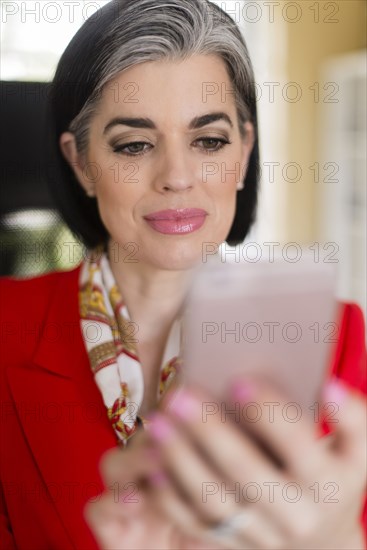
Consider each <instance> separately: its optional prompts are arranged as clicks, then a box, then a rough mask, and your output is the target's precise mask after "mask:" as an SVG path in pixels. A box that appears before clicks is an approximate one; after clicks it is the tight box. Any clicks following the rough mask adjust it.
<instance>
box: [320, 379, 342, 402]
mask: <svg viewBox="0 0 367 550" xmlns="http://www.w3.org/2000/svg"><path fill="white" fill-rule="evenodd" d="M347 395H348V391H347V389H346V387H345V385H344V384H343V382H341V381H340V380H338V379H337V378H332V379H331V380H329V381H328V382H327V384H326V386H325V388H324V390H323V399H324V402H325V403H338V404H339V405H341V404H342V403H343V401H345V399H346V397H347Z"/></svg>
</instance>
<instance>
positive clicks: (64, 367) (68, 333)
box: [32, 264, 89, 378]
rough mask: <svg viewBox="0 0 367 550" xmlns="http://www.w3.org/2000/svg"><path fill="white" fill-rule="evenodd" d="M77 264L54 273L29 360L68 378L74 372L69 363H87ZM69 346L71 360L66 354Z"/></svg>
mask: <svg viewBox="0 0 367 550" xmlns="http://www.w3.org/2000/svg"><path fill="white" fill-rule="evenodd" d="M81 266H82V264H80V265H78V266H77V267H76V268H75V269H73V270H71V271H64V272H59V273H57V275H56V274H55V276H57V281H56V284H55V288H54V290H53V294H52V297H51V300H50V304H49V308H48V312H47V315H46V319H45V322H44V324H43V326H42V329H41V334H40V337H39V342H38V345H37V347H36V350H35V352H34V355H33V358H32V362H33V363H34V364H36V365H38V366H39V367H41V368H43V369H45V370H47V371H49V372H52V373H54V374H58V375H61V376H64V377H68V378H70V377H71V378H73V377H74V376H75V374H76V372H75V369H73V364H87V363H88V364H89V361H88V356H87V352H86V350H85V347H84V341H83V337H82V332H81V326H80V315H79V274H80V270H81ZM55 350H57V353H55ZM71 350H72V353H73V357H74V360H73V361H70V358H69V353H70V351H71ZM51 358H52V360H51ZM68 359H69V360H68Z"/></svg>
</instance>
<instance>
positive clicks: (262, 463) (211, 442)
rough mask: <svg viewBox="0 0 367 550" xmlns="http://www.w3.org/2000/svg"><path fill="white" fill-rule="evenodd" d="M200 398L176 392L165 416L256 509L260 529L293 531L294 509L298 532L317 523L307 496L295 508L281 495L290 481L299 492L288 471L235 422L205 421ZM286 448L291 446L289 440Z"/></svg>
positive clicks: (210, 417) (276, 533)
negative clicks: (169, 416)
mask: <svg viewBox="0 0 367 550" xmlns="http://www.w3.org/2000/svg"><path fill="white" fill-rule="evenodd" d="M198 396H199V392H197V391H195V393H194V392H193V391H192V390H190V392H189V391H188V390H187V388H185V389H183V388H180V390H178V391H177V392H176V393H175V394H174V395H173V396H171V399H170V401H169V402H168V403H166V411H167V413H169V412H170V413H171V417H172V418H175V419H177V421H179V422H180V423H181V424H182V425H183V426H184V428H185V430H186V431H187V433H188V435H189V436H190V437H191V438H192V439H193V440H194V442H195V444H196V445H197V446H198V447H199V448H200V447H202V448H203V449H204V451H205V453H206V455H207V456H208V458H209V459H210V460H211V461H212V463H213V465H214V466H215V467H216V468H218V471H219V472H220V477H223V478H224V479H230V480H231V482H232V483H237V484H238V486H239V487H240V491H241V494H242V496H243V498H244V500H247V501H248V502H253V503H255V504H256V508H259V511H258V514H259V517H261V520H259V524H260V522H261V526H262V524H263V522H264V521H266V522H267V526H264V529H265V532H269V533H272V534H274V538H275V537H277V536H279V534H282V535H287V534H289V533H290V532H293V531H292V523H294V521H293V519H294V518H293V516H292V514H291V515H290V511H291V510H292V509H294V508H295V507H296V508H297V513H298V516H299V519H298V520H297V521H298V523H297V532H300V533H302V532H307V531H308V530H309V526H310V525H311V526H312V525H313V524H314V523H315V521H316V519H317V518H316V517H315V516H316V515H317V511H316V509H315V507H314V506H313V503H312V500H311V496H308V497H307V496H306V494H305V493H304V494H303V498H302V499H301V500H300V501H299V502H297V503H296V505H294V503H293V502H292V503H290V499H289V498H288V495H287V494H286V496H285V497H284V490H285V491H287V490H288V489H287V488H288V484H289V482H291V483H293V486H295V487H296V489H297V490H298V489H299V490H300V491H301V490H302V487H300V485H299V484H298V483H297V482H296V479H297V478H296V479H295V477H294V476H292V477H291V478H289V474H288V472H286V471H281V470H280V469H279V468H277V467H276V466H275V464H274V462H273V461H272V460H271V459H269V457H268V456H266V454H265V453H264V452H263V451H262V450H261V449H260V448H259V446H258V445H257V444H256V442H254V440H253V439H252V437H251V436H249V435H247V434H246V433H245V432H240V430H239V429H238V427H237V426H236V425H235V423H234V422H232V421H227V422H223V421H222V415H221V414H212V415H206V417H205V422H203V417H202V412H203V403H204V404H205V399H206V397H205V398H203V397H202V396H201V394H200V397H198ZM206 403H208V401H207V402H206ZM313 443H314V446H316V444H315V442H313ZM286 444H287V445H289V441H286ZM308 450H309V449H308ZM312 450H313V449H312ZM315 452H316V451H315ZM306 458H307V457H306ZM302 460H305V457H302ZM317 466H318V465H317ZM315 476H316V474H315V471H313V473H311V474H310V479H311V481H314V480H315V479H317V478H316V477H315ZM264 546H265V544H264Z"/></svg>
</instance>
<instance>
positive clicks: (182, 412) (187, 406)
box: [167, 387, 202, 420]
mask: <svg viewBox="0 0 367 550" xmlns="http://www.w3.org/2000/svg"><path fill="white" fill-rule="evenodd" d="M167 408H168V410H169V411H171V412H172V413H173V414H175V415H176V416H178V417H179V418H181V420H189V419H191V418H197V417H200V415H201V410H202V404H201V402H200V401H198V400H197V399H196V398H195V397H194V396H193V395H191V393H189V391H188V390H186V389H184V388H182V387H181V388H179V389H178V390H176V392H175V393H174V394H173V396H172V397H171V400H170V402H169V404H168V406H167Z"/></svg>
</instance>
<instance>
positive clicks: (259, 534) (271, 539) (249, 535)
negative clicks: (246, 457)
mask: <svg viewBox="0 0 367 550" xmlns="http://www.w3.org/2000/svg"><path fill="white" fill-rule="evenodd" d="M149 433H150V434H151V436H152V437H154V438H155V440H156V441H157V442H158V443H159V444H160V448H161V452H162V455H163V457H164V458H165V464H167V467H168V468H169V472H170V474H172V476H173V479H174V480H175V482H176V483H177V484H178V486H179V487H180V489H181V491H182V493H183V495H182V497H181V498H180V499H178V497H177V491H174V490H173V489H172V486H169V484H168V483H167V484H166V485H165V487H163V490H162V489H160V497H161V500H162V501H163V507H164V509H165V512H166V513H167V514H168V515H169V517H171V519H172V520H173V521H176V522H177V521H178V522H179V523H180V525H181V527H182V528H184V529H190V532H193V533H195V535H199V536H201V535H206V536H210V533H211V531H210V530H209V531H208V527H210V525H211V526H215V525H216V524H218V523H220V522H221V521H223V520H224V519H226V518H230V517H233V516H235V515H237V514H238V511H239V510H242V508H243V507H242V506H241V504H242V503H243V500H244V499H243V495H242V493H241V486H240V482H239V481H236V482H235V483H232V482H231V480H230V479H228V478H227V479H224V480H223V479H222V478H221V477H219V476H218V474H217V472H216V471H215V470H214V469H212V468H211V467H210V466H208V462H207V460H206V459H205V457H204V456H203V455H200V454H199V453H198V452H197V449H195V448H194V447H193V446H192V442H191V441H190V440H189V439H188V438H187V437H186V436H185V434H182V433H178V430H177V426H175V425H174V424H173V423H172V422H170V420H169V418H168V417H167V416H166V415H164V414H162V413H156V414H155V415H152V416H151V423H150V427H149ZM242 467H243V462H242ZM178 501H180V502H178ZM188 506H189V507H190V508H191V513H190V512H187V510H186V511H185V512H183V515H184V517H185V520H187V523H184V522H183V521H182V516H181V517H180V515H181V513H182V510H183V509H184V508H187V507H188ZM250 508H251V510H250ZM245 511H246V515H247V516H248V517H251V522H249V525H247V522H246V525H244V526H243V529H242V528H241V526H239V534H240V535H242V536H240V538H239V539H238V540H237V544H240V546H239V547H240V548H244V547H245V546H244V545H246V544H247V545H249V547H251V548H264V547H276V545H279V544H280V543H281V542H282V541H283V536H282V535H281V534H280V533H279V530H278V529H277V527H276V526H275V525H274V524H273V523H272V522H271V520H270V519H269V517H267V515H266V514H264V513H263V512H262V511H261V510H257V509H256V507H255V506H250V507H249V506H247V508H246V509H245ZM254 518H256V521H253V519H254ZM230 542H231V544H232V545H233V544H236V541H235V540H234V539H231V540H230ZM241 545H242V546H241ZM237 547H238V545H236V546H233V548H237Z"/></svg>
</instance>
